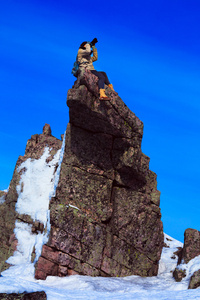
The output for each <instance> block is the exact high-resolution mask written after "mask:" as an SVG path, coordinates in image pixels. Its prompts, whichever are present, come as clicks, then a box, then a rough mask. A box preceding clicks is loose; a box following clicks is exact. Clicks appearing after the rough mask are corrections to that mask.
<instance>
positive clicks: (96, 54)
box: [92, 46, 98, 62]
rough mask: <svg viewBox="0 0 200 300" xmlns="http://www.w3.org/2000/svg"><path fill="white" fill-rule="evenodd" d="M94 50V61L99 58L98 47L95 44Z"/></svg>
mask: <svg viewBox="0 0 200 300" xmlns="http://www.w3.org/2000/svg"><path fill="white" fill-rule="evenodd" d="M92 50H93V56H92V62H93V61H96V60H97V59H98V53H97V48H96V47H95V46H93V47H92Z"/></svg>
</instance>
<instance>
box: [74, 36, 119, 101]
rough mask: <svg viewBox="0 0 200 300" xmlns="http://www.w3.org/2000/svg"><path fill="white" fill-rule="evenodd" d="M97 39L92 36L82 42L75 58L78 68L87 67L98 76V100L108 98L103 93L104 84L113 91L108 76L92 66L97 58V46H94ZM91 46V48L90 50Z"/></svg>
mask: <svg viewBox="0 0 200 300" xmlns="http://www.w3.org/2000/svg"><path fill="white" fill-rule="evenodd" d="M97 42H98V41H97V39H96V38H94V39H93V40H92V42H91V43H90V42H83V43H82V44H81V45H80V47H79V50H78V55H77V60H78V62H79V69H80V70H84V69H88V70H90V71H91V72H92V74H94V75H95V76H97V77H98V79H99V81H98V87H99V93H100V97H99V99H100V100H110V98H109V97H107V96H106V94H105V88H104V85H105V84H106V85H108V87H109V88H111V89H112V90H113V91H114V89H113V85H112V84H111V83H110V81H109V79H108V76H107V75H106V73H105V72H100V71H96V70H95V69H94V66H93V62H94V61H96V60H97V59H98V54H97V48H96V47H95V44H96V43H97ZM91 47H92V50H91ZM92 53H93V55H92V56H91V54H92Z"/></svg>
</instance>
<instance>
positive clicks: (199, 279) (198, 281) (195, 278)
mask: <svg viewBox="0 0 200 300" xmlns="http://www.w3.org/2000/svg"><path fill="white" fill-rule="evenodd" d="M199 286H200V270H198V271H196V272H194V274H193V275H192V276H191V278H190V283H189V286H188V289H196V288H198V287H199Z"/></svg>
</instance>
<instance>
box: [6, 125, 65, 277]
mask: <svg viewBox="0 0 200 300" xmlns="http://www.w3.org/2000/svg"><path fill="white" fill-rule="evenodd" d="M47 146H48V147H49V148H51V151H50V156H49V157H48V160H49V161H50V160H51V159H52V158H53V156H54V154H55V153H56V152H57V151H58V150H59V149H60V148H61V146H62V141H61V140H58V139H57V138H55V137H53V136H52V135H51V129H50V126H49V125H48V124H45V126H44V127H43V133H42V134H35V135H33V136H32V137H31V139H29V140H28V142H27V145H26V150H25V155H24V156H19V158H18V160H17V163H16V166H15V170H14V174H13V177H12V180H11V182H10V186H9V191H8V193H7V194H6V195H4V196H5V201H4V202H3V203H2V204H0V215H1V218H0V272H2V271H3V270H5V269H7V268H8V267H9V265H8V264H7V263H5V261H6V260H7V259H8V257H9V256H11V255H12V254H13V252H14V251H15V250H16V246H17V240H16V238H15V235H14V233H13V230H14V227H15V221H16V219H18V220H21V221H23V222H27V223H30V224H33V230H34V228H36V229H39V230H40V231H41V230H42V224H39V222H37V221H35V222H33V220H32V219H31V217H30V216H28V215H19V214H17V213H16V212H15V204H16V202H17V198H18V193H17V190H16V187H17V185H18V184H19V181H20V176H21V172H18V167H19V166H20V165H21V163H23V162H24V161H26V160H27V159H28V158H32V159H39V158H40V157H41V156H42V154H43V152H44V149H45V147H47Z"/></svg>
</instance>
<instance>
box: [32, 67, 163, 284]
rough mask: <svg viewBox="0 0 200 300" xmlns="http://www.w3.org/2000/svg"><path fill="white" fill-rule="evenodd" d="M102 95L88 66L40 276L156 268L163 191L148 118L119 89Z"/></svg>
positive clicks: (72, 94) (78, 87)
mask: <svg viewBox="0 0 200 300" xmlns="http://www.w3.org/2000/svg"><path fill="white" fill-rule="evenodd" d="M106 93H107V94H108V95H109V96H110V97H111V101H99V99H98V97H97V96H98V88H97V79H96V77H95V76H94V75H92V74H91V73H90V72H89V71H86V72H85V73H84V74H83V75H81V76H80V77H79V79H78V80H77V82H76V83H75V85H74V87H73V88H72V89H70V90H69V91H68V96H67V105H68V106H69V115H70V122H69V124H68V126H67V131H66V141H65V152H64V157H63V162H62V165H61V173H60V180H59V183H58V186H57V190H56V196H55V198H52V199H51V203H50V219H51V234H50V238H49V241H48V243H47V244H46V245H44V246H43V249H42V255H41V257H40V258H39V260H38V263H37V265H36V272H35V277H36V278H40V279H45V278H46V276H47V275H59V276H65V275H67V274H77V273H78V274H85V275H92V276H97V275H101V276H126V275H141V276H152V275H157V271H158V261H159V259H160V255H161V251H162V246H163V227H162V222H161V220H160V218H161V214H160V208H159V201H160V193H159V191H158V190H157V182H156V174H155V173H153V172H152V171H150V170H149V158H148V157H147V156H146V155H144V154H143V153H142V151H141V140H142V134H143V124H142V122H141V121H140V120H139V119H138V118H137V117H136V116H135V115H134V113H132V112H131V111H130V110H129V109H128V107H127V106H126V105H125V104H124V103H123V101H122V100H121V99H120V97H119V96H118V95H117V93H115V92H113V91H111V90H110V89H109V88H106Z"/></svg>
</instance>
